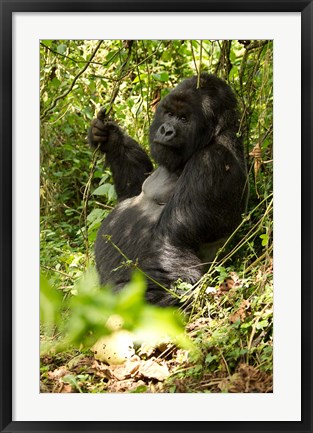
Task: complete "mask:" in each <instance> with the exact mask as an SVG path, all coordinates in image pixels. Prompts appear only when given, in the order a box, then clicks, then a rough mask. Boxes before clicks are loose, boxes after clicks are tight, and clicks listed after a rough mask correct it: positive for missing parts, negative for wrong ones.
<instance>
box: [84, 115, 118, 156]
mask: <svg viewBox="0 0 313 433" xmlns="http://www.w3.org/2000/svg"><path fill="white" fill-rule="evenodd" d="M88 141H89V144H90V146H91V147H93V148H98V147H99V149H100V150H101V151H102V152H103V153H106V152H109V151H110V150H111V149H112V150H113V148H114V147H115V146H119V145H121V144H122V143H123V141H124V133H123V131H122V130H121V129H120V127H119V126H118V125H117V124H116V123H115V122H113V121H111V120H108V121H105V120H102V118H101V111H100V113H99V114H98V116H97V119H93V120H92V122H91V126H90V128H89V131H88Z"/></svg>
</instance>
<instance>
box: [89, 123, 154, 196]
mask: <svg viewBox="0 0 313 433" xmlns="http://www.w3.org/2000/svg"><path fill="white" fill-rule="evenodd" d="M88 141H89V144H90V146H91V147H92V148H98V147H99V149H100V150H101V151H102V152H103V153H105V154H106V161H107V163H108V164H109V166H110V168H111V170H112V175H113V179H114V184H115V190H116V193H117V197H118V199H119V200H124V199H126V198H129V197H134V196H136V195H138V194H140V192H141V187H142V184H143V182H144V180H145V179H146V177H147V176H148V175H149V174H150V173H151V171H152V170H153V166H152V163H151V161H150V159H149V157H148V155H147V154H146V152H145V151H144V150H143V149H142V148H141V147H140V146H139V144H138V143H137V142H136V141H135V140H133V139H132V138H131V137H129V136H128V135H126V134H125V133H124V132H123V131H122V130H121V128H120V127H119V126H118V125H117V124H116V123H115V122H112V121H105V122H103V121H102V120H101V119H99V118H98V119H94V120H93V121H92V123H91V127H90V128H89V131H88Z"/></svg>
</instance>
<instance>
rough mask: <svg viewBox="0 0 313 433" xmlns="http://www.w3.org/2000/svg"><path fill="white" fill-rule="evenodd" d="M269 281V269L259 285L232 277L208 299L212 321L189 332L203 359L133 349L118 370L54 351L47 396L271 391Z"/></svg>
mask: <svg viewBox="0 0 313 433" xmlns="http://www.w3.org/2000/svg"><path fill="white" fill-rule="evenodd" d="M271 278H272V266H271V265H270V266H269V267H267V269H264V270H263V272H261V271H260V272H259V273H258V276H257V277H256V276H254V278H253V284H252V282H251V281H250V280H249V279H246V280H242V279H239V278H238V277H237V276H236V274H234V273H233V274H232V276H231V277H229V278H228V279H227V280H226V281H225V282H224V283H222V284H220V285H219V287H218V288H217V289H216V290H215V291H213V292H214V293H210V296H211V298H210V304H211V313H210V317H198V318H194V319H193V320H191V321H190V322H189V323H188V324H187V325H186V333H187V335H188V336H189V337H190V338H191V340H192V341H193V342H194V343H195V344H196V345H197V347H198V348H199V349H200V355H199V354H198V356H197V357H193V356H191V354H190V353H189V351H188V350H185V349H182V348H179V347H177V346H176V345H174V344H173V343H172V342H171V341H170V340H169V339H167V340H166V339H165V340H164V341H161V342H160V343H159V344H157V345H154V346H150V345H147V344H141V345H139V346H135V350H134V353H132V354H131V356H129V357H128V358H127V359H126V360H125V362H123V363H121V364H112V365H110V364H109V363H108V362H103V360H99V359H96V357H97V356H96V354H95V353H93V352H92V351H91V350H88V349H83V350H81V351H80V350H77V349H75V350H74V349H71V350H68V351H63V352H59V353H53V350H52V351H50V352H46V353H44V354H43V355H42V357H41V392H46V393H78V392H81V393H129V392H130V393H167V392H169V393H221V392H223V393H225V392H226V393H269V392H273V376H272V366H273V365H272V361H273V359H272V352H273V351H272V349H273V345H272V280H271ZM260 291H261V292H262V295H260ZM53 338H57V337H56V336H55V337H53ZM46 341H47V337H46V336H45V335H42V342H46ZM95 356H96V357H95Z"/></svg>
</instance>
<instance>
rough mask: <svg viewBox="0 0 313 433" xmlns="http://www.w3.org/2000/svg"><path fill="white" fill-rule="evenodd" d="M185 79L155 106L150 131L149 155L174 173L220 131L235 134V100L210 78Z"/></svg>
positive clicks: (215, 79)
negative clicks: (198, 79) (228, 131)
mask: <svg viewBox="0 0 313 433" xmlns="http://www.w3.org/2000/svg"><path fill="white" fill-rule="evenodd" d="M197 84H198V83H197V77H192V78H187V79H186V80H184V81H183V82H182V83H180V84H179V85H178V86H177V87H176V88H175V89H174V90H172V92H171V93H170V94H169V95H167V96H166V97H165V98H164V99H163V100H162V101H161V102H160V104H159V105H158V108H157V111H156V113H155V117H154V120H153V122H152V124H151V127H150V135H149V138H150V146H151V154H152V156H153V158H154V159H155V161H156V162H157V163H158V164H161V165H164V166H165V167H166V168H167V169H168V170H170V171H176V170H179V169H181V168H183V166H184V165H185V164H186V162H187V161H188V159H189V158H190V157H191V156H192V155H193V154H194V153H195V152H197V151H198V149H201V148H203V147H205V146H209V145H210V143H211V142H212V138H213V137H214V136H217V135H218V134H220V133H223V131H225V130H227V129H229V130H232V131H233V130H236V128H237V121H238V119H237V114H236V113H237V112H236V104H237V102H236V98H235V96H234V94H233V92H232V90H231V89H230V88H229V87H228V86H227V84H226V83H225V82H223V81H222V80H220V79H219V78H217V77H215V76H214V75H208V74H201V77H200V82H199V88H197Z"/></svg>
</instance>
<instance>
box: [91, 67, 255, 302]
mask: <svg viewBox="0 0 313 433" xmlns="http://www.w3.org/2000/svg"><path fill="white" fill-rule="evenodd" d="M197 84H198V83H197V77H192V78H188V79H186V80H184V81H183V82H182V83H180V84H179V85H178V86H177V87H176V88H175V89H174V90H172V91H171V92H170V93H169V94H168V95H167V96H166V97H165V98H164V99H163V100H162V101H161V102H160V103H159V105H158V107H157V110H156V113H155V117H154V120H153V122H152V124H151V126H150V133H149V140H150V148H151V155H152V157H153V158H154V161H155V162H156V163H157V164H158V168H157V169H156V170H155V171H153V166H152V163H151V161H150V159H149V157H148V155H147V154H146V152H145V151H144V150H143V149H142V148H141V147H140V146H139V145H138V143H137V142H136V141H134V140H133V139H132V138H131V137H129V136H128V135H126V134H125V133H124V132H123V131H122V129H121V128H120V127H119V126H118V125H117V124H116V123H115V122H113V121H109V120H106V119H103V117H102V113H101V111H100V113H99V114H98V118H97V119H94V120H93V121H92V123H91V127H90V129H89V132H88V139H89V143H90V145H91V147H93V148H97V147H98V148H99V149H100V150H101V151H102V152H103V153H105V154H106V162H107V163H108V164H109V166H110V168H111V170H112V175H113V179H114V183H115V189H116V193H117V196H118V200H119V204H118V205H117V206H116V208H115V209H114V210H113V211H112V212H111V213H110V214H109V216H108V217H107V218H106V219H105V220H104V221H103V223H102V226H101V227H100V229H99V232H98V236H97V240H96V245H95V256H96V265H97V270H98V273H99V275H100V282H101V284H102V285H104V284H106V283H111V284H112V285H113V287H114V288H115V289H116V290H119V289H120V288H122V287H123V286H124V285H125V283H127V282H128V281H129V279H130V275H131V269H129V268H127V267H126V266H121V263H122V262H123V261H125V258H123V256H122V255H121V253H120V252H119V251H118V249H117V248H116V247H115V246H117V247H118V248H119V249H120V251H122V253H123V254H124V255H125V256H127V258H129V259H131V260H132V261H134V262H136V263H137V264H138V266H139V268H141V269H142V270H143V271H144V272H145V273H146V274H147V275H148V276H149V277H150V278H151V279H150V278H149V279H148V280H147V286H148V287H147V293H146V298H147V300H148V302H151V303H154V304H158V305H171V304H174V303H176V302H177V300H176V298H174V297H172V296H171V295H170V294H169V293H168V292H167V291H165V290H164V289H163V288H162V287H160V286H159V285H158V284H156V283H155V281H157V282H159V283H160V284H161V285H163V286H165V287H168V288H170V287H171V286H172V285H173V283H175V281H176V280H178V279H179V278H180V279H182V280H183V281H186V282H189V283H191V284H194V283H195V282H196V281H198V279H199V278H200V277H201V275H202V273H203V267H202V265H201V264H202V262H203V260H206V261H210V260H211V261H212V259H213V258H214V255H215V253H216V251H217V249H218V248H219V247H220V246H221V244H222V242H223V241H224V240H225V238H226V237H227V235H229V234H230V233H231V232H232V231H233V230H234V229H235V228H236V226H237V225H238V224H239V223H240V221H241V218H242V213H243V212H244V211H245V207H246V200H247V175H246V165H245V157H244V150H243V145H242V143H241V140H240V139H239V138H238V137H237V135H236V133H237V131H238V124H239V117H238V112H237V102H236V98H235V96H234V94H233V92H232V90H231V89H230V87H229V86H228V85H227V84H226V83H225V82H224V81H222V80H220V79H219V78H217V77H216V76H214V75H209V74H206V73H202V74H201V77H200V83H199V87H198V88H197ZM107 235H109V240H108V237H107ZM204 252H205V253H204ZM204 256H205V259H204Z"/></svg>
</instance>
